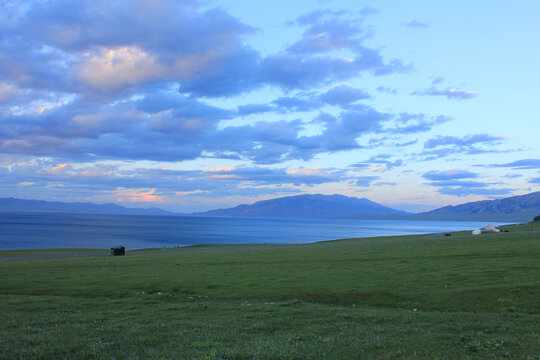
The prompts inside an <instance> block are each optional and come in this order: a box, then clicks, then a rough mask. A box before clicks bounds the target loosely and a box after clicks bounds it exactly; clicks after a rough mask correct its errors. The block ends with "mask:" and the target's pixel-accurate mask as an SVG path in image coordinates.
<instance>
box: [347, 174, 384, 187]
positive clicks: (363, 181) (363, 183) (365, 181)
mask: <svg viewBox="0 0 540 360" xmlns="http://www.w3.org/2000/svg"><path fill="white" fill-rule="evenodd" d="M378 179H380V176H357V177H355V178H353V180H354V184H355V185H356V186H359V187H369V186H370V185H371V183H372V182H374V181H375V180H378Z"/></svg>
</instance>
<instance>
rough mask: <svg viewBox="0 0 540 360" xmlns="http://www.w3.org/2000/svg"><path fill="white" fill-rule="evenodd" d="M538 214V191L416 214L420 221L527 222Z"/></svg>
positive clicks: (539, 197)
mask: <svg viewBox="0 0 540 360" xmlns="http://www.w3.org/2000/svg"><path fill="white" fill-rule="evenodd" d="M539 214H540V191H537V192H533V193H530V194H526V195H518V196H512V197H508V198H504V199H497V200H484V201H475V202H470V203H466V204H462V205H456V206H451V205H450V206H445V207H442V208H439V209H435V210H432V211H428V212H424V213H420V214H417V215H416V217H417V218H422V219H444V220H486V221H517V222H529V221H532V220H533V218H534V217H535V216H537V215H539Z"/></svg>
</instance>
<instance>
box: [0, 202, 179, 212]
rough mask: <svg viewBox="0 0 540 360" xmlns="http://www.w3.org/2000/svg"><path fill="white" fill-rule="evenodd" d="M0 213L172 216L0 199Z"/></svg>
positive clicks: (106, 206)
mask: <svg viewBox="0 0 540 360" xmlns="http://www.w3.org/2000/svg"><path fill="white" fill-rule="evenodd" d="M0 211H24V212H59V213H86V214H114V215H173V214H174V213H171V212H169V211H166V210H163V209H159V208H155V207H154V208H147V209H141V208H127V207H124V206H120V205H116V204H92V203H87V202H85V203H83V202H74V203H65V202H59V201H43V200H24V199H15V198H0Z"/></svg>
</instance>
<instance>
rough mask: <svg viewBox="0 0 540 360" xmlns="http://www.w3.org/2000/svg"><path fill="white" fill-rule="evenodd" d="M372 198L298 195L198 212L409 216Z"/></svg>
mask: <svg viewBox="0 0 540 360" xmlns="http://www.w3.org/2000/svg"><path fill="white" fill-rule="evenodd" d="M407 214H408V213H406V212H404V211H399V210H395V209H392V208H389V207H386V206H383V205H380V204H377V203H375V202H373V201H371V200H368V199H358V198H355V197H348V196H343V195H319V194H317V195H296V196H287V197H282V198H277V199H271V200H263V201H258V202H256V203H254V204H252V205H239V206H236V207H234V208H230V209H218V210H211V211H206V212H203V213H198V214H196V215H201V216H249V217H295V218H364V219H365V218H383V217H388V216H396V215H407Z"/></svg>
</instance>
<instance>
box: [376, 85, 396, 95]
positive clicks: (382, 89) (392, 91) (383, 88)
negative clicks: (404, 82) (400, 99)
mask: <svg viewBox="0 0 540 360" xmlns="http://www.w3.org/2000/svg"><path fill="white" fill-rule="evenodd" d="M375 90H377V91H378V92H382V93H387V94H392V95H396V94H397V90H396V89H392V88H390V87H386V86H379V87H377V89H375Z"/></svg>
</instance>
